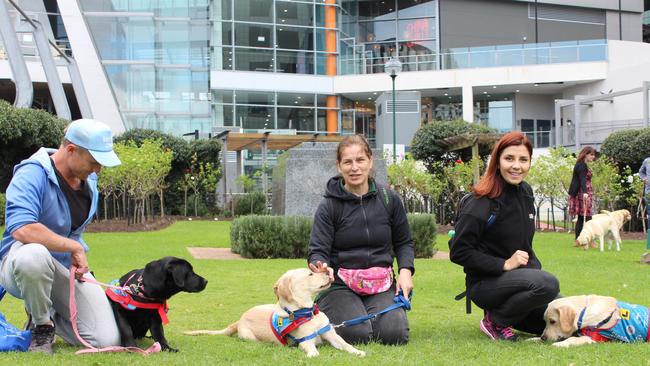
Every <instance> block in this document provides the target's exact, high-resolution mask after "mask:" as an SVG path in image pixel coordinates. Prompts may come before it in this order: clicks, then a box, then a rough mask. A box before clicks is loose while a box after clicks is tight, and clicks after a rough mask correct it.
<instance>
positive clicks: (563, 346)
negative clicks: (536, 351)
mask: <svg viewBox="0 0 650 366" xmlns="http://www.w3.org/2000/svg"><path fill="white" fill-rule="evenodd" d="M552 346H553V347H560V348H569V347H570V346H571V345H570V344H568V343H566V342H555V343H553V344H552Z"/></svg>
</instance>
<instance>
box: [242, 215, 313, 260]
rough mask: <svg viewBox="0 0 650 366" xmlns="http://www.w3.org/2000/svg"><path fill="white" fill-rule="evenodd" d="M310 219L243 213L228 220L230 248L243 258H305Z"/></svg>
mask: <svg viewBox="0 0 650 366" xmlns="http://www.w3.org/2000/svg"><path fill="white" fill-rule="evenodd" d="M311 226H312V219H311V218H310V217H304V216H288V217H285V216H256V215H251V216H245V217H239V218H237V219H235V220H234V221H233V222H232V226H231V229H230V243H231V250H232V251H233V252H235V253H239V254H240V255H241V256H243V257H246V258H305V257H306V256H307V247H308V245H309V236H310V234H311Z"/></svg>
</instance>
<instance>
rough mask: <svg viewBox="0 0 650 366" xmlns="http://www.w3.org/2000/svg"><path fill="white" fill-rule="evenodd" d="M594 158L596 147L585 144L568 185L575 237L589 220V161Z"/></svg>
mask: <svg viewBox="0 0 650 366" xmlns="http://www.w3.org/2000/svg"><path fill="white" fill-rule="evenodd" d="M595 159H596V149H594V148H593V147H591V146H585V147H583V148H582V150H580V154H578V159H577V160H576V164H575V166H574V167H573V176H572V177H571V184H570V185H569V215H571V216H575V217H576V218H577V221H576V225H575V237H576V239H577V238H578V236H580V232H581V231H582V226H583V225H584V223H585V222H586V221H589V220H591V215H592V206H593V195H594V191H593V188H592V187H591V174H592V173H591V169H589V165H588V164H589V163H591V162H592V161H594V160H595Z"/></svg>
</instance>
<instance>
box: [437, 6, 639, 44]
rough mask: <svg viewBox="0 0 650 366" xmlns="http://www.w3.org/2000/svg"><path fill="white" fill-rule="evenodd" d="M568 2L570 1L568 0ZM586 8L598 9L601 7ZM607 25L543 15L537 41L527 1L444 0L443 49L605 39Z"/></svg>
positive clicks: (441, 9) (637, 15)
mask: <svg viewBox="0 0 650 366" xmlns="http://www.w3.org/2000/svg"><path fill="white" fill-rule="evenodd" d="M564 3H565V4H564V5H566V3H567V2H564ZM585 11H587V12H594V13H596V12H598V11H599V10H596V9H585ZM636 17H637V18H638V19H639V21H640V19H641V16H640V13H638V14H636ZM624 24H625V20H624ZM605 29H606V27H605V25H602V24H587V23H576V22H564V21H552V20H544V19H539V20H538V24H537V41H536V39H535V20H534V19H530V18H529V17H528V4H527V3H525V2H512V1H480V0H440V48H441V49H442V50H444V49H445V48H454V47H472V46H490V45H499V44H519V43H535V42H557V41H573V40H581V39H601V38H605V36H606V31H605ZM617 29H618V28H617ZM636 33H638V37H640V36H641V27H640V26H639V27H638V29H637V30H636ZM624 34H626V35H627V33H624ZM616 39H618V38H616ZM633 40H635V39H633Z"/></svg>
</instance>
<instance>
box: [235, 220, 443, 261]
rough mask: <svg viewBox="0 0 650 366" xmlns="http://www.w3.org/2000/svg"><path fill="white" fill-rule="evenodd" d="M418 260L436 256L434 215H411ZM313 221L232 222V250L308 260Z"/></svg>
mask: <svg viewBox="0 0 650 366" xmlns="http://www.w3.org/2000/svg"><path fill="white" fill-rule="evenodd" d="M408 221H409V225H410V226H411V235H412V236H413V242H414V245H415V256H416V257H417V258H429V257H431V256H432V255H433V254H434V253H435V243H436V224H435V217H434V215H430V214H409V215H408ZM312 223H313V219H312V218H311V217H305V216H255V215H251V216H242V217H239V218H237V219H235V220H234V221H233V222H232V226H231V229H230V245H231V250H232V251H233V252H235V253H239V254H241V255H242V256H243V257H246V258H306V257H307V247H308V245H309V236H310V235H311V226H312Z"/></svg>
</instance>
